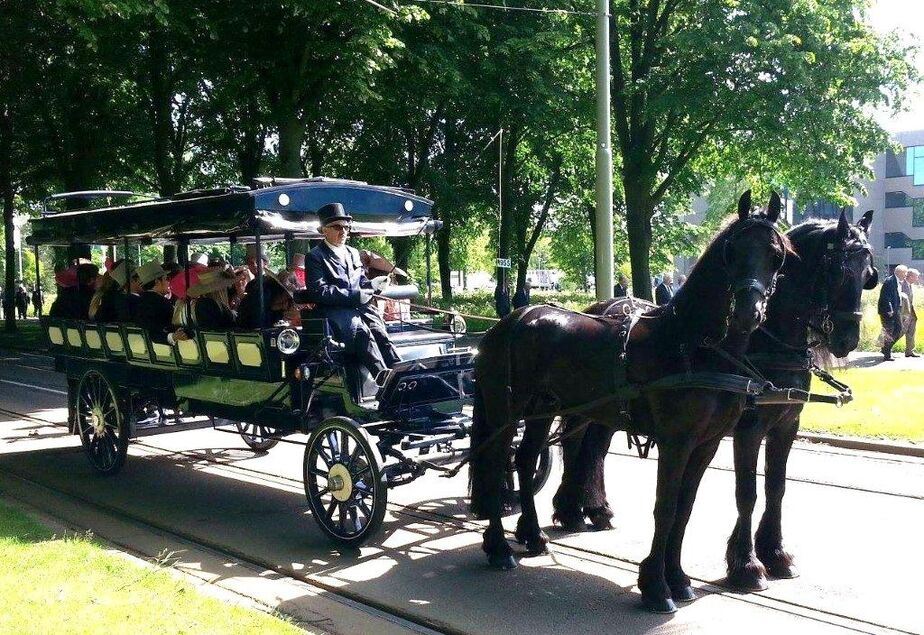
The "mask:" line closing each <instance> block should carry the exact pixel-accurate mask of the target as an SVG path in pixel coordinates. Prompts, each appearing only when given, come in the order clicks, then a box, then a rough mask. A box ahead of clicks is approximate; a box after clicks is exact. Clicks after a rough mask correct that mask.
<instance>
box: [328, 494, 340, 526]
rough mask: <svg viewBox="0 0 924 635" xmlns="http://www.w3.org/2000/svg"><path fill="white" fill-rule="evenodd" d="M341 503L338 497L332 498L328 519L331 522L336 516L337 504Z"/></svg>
mask: <svg viewBox="0 0 924 635" xmlns="http://www.w3.org/2000/svg"><path fill="white" fill-rule="evenodd" d="M339 504H340V501H338V500H337V499H336V498H335V499H333V500H331V502H330V505H328V506H327V521H328V522H331V521H332V520H333V518H334V510H335V509H337V506H338V505H339Z"/></svg>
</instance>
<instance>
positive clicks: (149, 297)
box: [135, 262, 189, 344]
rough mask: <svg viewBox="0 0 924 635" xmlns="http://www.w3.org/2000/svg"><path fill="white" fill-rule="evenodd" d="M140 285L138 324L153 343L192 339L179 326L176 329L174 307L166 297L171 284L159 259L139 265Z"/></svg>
mask: <svg viewBox="0 0 924 635" xmlns="http://www.w3.org/2000/svg"><path fill="white" fill-rule="evenodd" d="M137 273H138V284H140V285H141V289H142V293H141V295H140V296H139V298H138V307H137V310H136V311H135V324H137V325H138V326H140V327H142V328H143V329H144V330H146V331H147V332H148V336H149V337H150V338H151V341H152V342H158V343H160V344H174V343H175V342H176V341H179V340H186V339H189V336H188V335H187V334H186V332H185V331H184V330H183V329H182V328H180V329H176V331H173V327H172V320H173V306H172V305H171V304H170V300H168V299H167V294H168V293H169V291H170V287H169V285H168V284H167V272H166V271H164V268H163V267H162V266H161V265H160V263H157V262H148V263H145V264H143V265H141V266H140V267H138V272H137Z"/></svg>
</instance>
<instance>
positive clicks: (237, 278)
mask: <svg viewBox="0 0 924 635" xmlns="http://www.w3.org/2000/svg"><path fill="white" fill-rule="evenodd" d="M253 278H254V276H253V274H252V273H250V269H248V268H247V266H246V265H241V266H239V267H235V268H234V291H233V293H232V294H231V297H230V298H229V299H230V301H231V308H232V309H233V310H234V311H237V310H238V307H240V305H241V301H242V300H243V299H244V296H245V295H247V285H249V284H250V281H251V280H253Z"/></svg>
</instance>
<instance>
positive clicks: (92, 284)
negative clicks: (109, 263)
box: [48, 262, 99, 320]
mask: <svg viewBox="0 0 924 635" xmlns="http://www.w3.org/2000/svg"><path fill="white" fill-rule="evenodd" d="M98 276H99V268H98V267H97V266H96V265H94V264H93V263H89V262H84V263H81V264H80V265H78V266H77V284H76V285H74V286H72V287H65V288H63V289H59V290H58V297H57V298H55V301H54V302H53V303H52V305H51V309H50V310H49V311H48V315H49V316H51V317H55V318H65V319H69V320H86V319H87V316H88V315H89V311H90V301H91V300H92V299H93V294H94V293H95V291H96V278H97V277H98Z"/></svg>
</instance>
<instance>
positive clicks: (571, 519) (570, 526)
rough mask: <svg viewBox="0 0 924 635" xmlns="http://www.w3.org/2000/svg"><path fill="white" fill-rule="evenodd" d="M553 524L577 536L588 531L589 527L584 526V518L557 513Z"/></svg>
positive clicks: (553, 516)
mask: <svg viewBox="0 0 924 635" xmlns="http://www.w3.org/2000/svg"><path fill="white" fill-rule="evenodd" d="M552 522H553V523H555V524H556V526H558V528H559V529H561V530H562V531H565V532H568V533H572V534H576V533H580V532H582V531H587V525H586V524H584V517H583V516H572V515H567V516H566V515H564V514H559V513H557V512H556V513H555V514H552Z"/></svg>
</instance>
